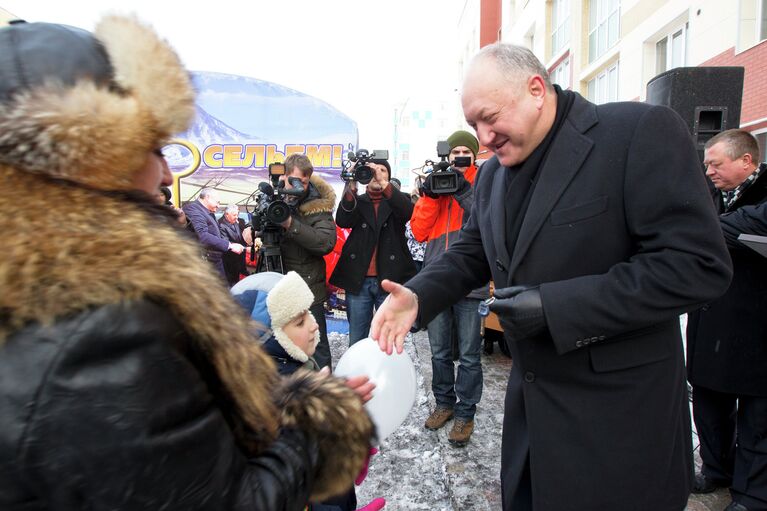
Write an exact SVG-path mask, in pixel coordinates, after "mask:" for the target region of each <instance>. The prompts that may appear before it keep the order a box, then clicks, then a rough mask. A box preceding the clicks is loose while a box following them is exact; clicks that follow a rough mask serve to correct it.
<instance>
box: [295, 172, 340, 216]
mask: <svg viewBox="0 0 767 511" xmlns="http://www.w3.org/2000/svg"><path fill="white" fill-rule="evenodd" d="M309 184H310V185H313V186H314V188H315V189H316V190H317V192H318V193H319V197H317V198H313V197H311V196H310V197H309V198H307V199H306V200H305V201H304V202H302V203H301V204H300V205H299V206H298V211H299V212H300V213H301V215H303V216H308V215H314V214H317V213H333V208H335V206H336V192H335V190H333V187H332V186H330V185H329V184H328V183H327V182H326V181H325V180H324V179H322V178H321V177H320V176H318V175H317V174H312V177H310V178H309Z"/></svg>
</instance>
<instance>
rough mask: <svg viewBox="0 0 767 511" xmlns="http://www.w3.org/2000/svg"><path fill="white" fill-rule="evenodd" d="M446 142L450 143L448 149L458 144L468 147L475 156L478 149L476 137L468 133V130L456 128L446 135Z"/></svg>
mask: <svg viewBox="0 0 767 511" xmlns="http://www.w3.org/2000/svg"><path fill="white" fill-rule="evenodd" d="M447 143H448V144H450V150H451V151H452V150H453V149H455V148H456V147H458V146H464V147H468V148H469V150H470V151H471V152H472V153H474V157H475V158H476V157H477V152H478V151H479V141H478V140H477V137H475V136H474V135H472V134H471V133H469V132H468V131H464V130H458V131H456V132H455V133H453V134H452V135H450V136H449V137H447Z"/></svg>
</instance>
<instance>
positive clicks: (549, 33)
mask: <svg viewBox="0 0 767 511" xmlns="http://www.w3.org/2000/svg"><path fill="white" fill-rule="evenodd" d="M559 2H564V5H565V8H564V11H566V13H567V18H568V19H567V27H568V30H569V37H568V39H567V43H566V44H564V46H562V47H559V48H557V47H555V38H554V36H553V32H554V29H555V28H556V27H557V26H558V25H557V19H559V20H562V19H563V12H562V9H561V8H560V9H559V10H558V9H557V6H558V4H559ZM599 2H602V7H603V9H602V10H603V11H604V12H612V11H611V9H613V8H614V7H616V6H617V7H618V13H619V14H618V17H617V20H618V21H617V34H618V35H617V39H616V40H615V43H614V44H612V45H607V46H609V47H608V48H606V50H605V51H604V53H602V54H601V55H599V56H596V57H594V56H593V55H590V54H589V52H590V50H592V52H593V48H592V46H596V45H592V43H593V42H594V38H593V37H592V38H590V17H591V18H593V17H594V16H595V13H596V12H597V11H595V12H592V8H594V6H596V5H597V4H598V3H599ZM501 11H502V12H501V20H500V24H501V29H500V40H501V41H503V42H509V43H513V44H519V45H523V46H526V47H528V48H530V49H531V50H532V51H533V53H535V54H536V55H537V56H538V58H539V59H540V60H541V61H542V62H543V63H544V65H545V66H546V67H547V69H548V70H549V72H550V73H551V74H552V78H556V80H555V81H556V82H557V83H561V84H562V85H563V86H565V87H566V88H571V89H572V90H575V91H577V92H579V93H581V94H583V95H584V96H586V97H589V96H590V95H592V94H593V93H594V91H601V90H603V88H604V90H609V91H614V92H613V93H612V94H607V95H606V96H609V98H607V100H610V101H617V100H621V101H643V100H644V99H645V98H646V89H647V83H648V82H649V81H650V80H651V79H652V78H653V77H655V76H656V75H657V74H659V73H660V72H663V71H665V70H667V69H670V68H672V67H681V66H687V67H689V66H725V65H726V66H730V65H734V66H743V67H744V68H745V83H744V91H743V106H742V113H741V125H742V126H743V127H744V128H746V129H749V130H750V131H752V132H753V133H754V134H756V135H757V138H758V139H759V141H760V145H762V146H763V147H764V146H765V145H767V40H765V39H766V38H767V27H765V26H766V25H767V0H727V1H722V0H501ZM555 11H556V12H555ZM605 84H608V85H607V86H605ZM604 100H605V98H603V99H602V101H604ZM602 101H599V102H602Z"/></svg>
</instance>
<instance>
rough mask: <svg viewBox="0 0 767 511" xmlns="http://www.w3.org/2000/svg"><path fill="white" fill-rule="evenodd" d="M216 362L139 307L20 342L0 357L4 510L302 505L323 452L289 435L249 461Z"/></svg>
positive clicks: (25, 334) (95, 315) (160, 313)
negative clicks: (226, 407) (227, 411)
mask: <svg viewBox="0 0 767 511" xmlns="http://www.w3.org/2000/svg"><path fill="white" fill-rule="evenodd" d="M209 364H210V363H209V361H208V360H207V359H206V358H205V356H204V355H203V354H202V353H199V352H198V351H197V350H196V349H195V348H194V347H193V343H192V342H190V339H189V336H188V334H186V332H185V331H184V326H183V325H182V324H180V323H179V322H178V321H177V320H176V319H175V318H174V317H173V316H172V315H170V314H168V310H167V309H166V308H164V307H161V306H159V305H157V304H154V303H151V302H148V301H144V300H142V301H136V302H128V303H123V304H115V305H108V306H102V307H98V308H95V309H93V310H89V311H85V312H82V313H80V314H77V315H75V316H72V317H70V318H68V319H66V320H63V321H60V322H57V323H56V324H55V325H54V326H52V327H42V326H40V325H31V326H29V327H28V328H25V329H24V330H22V331H20V332H18V333H16V334H15V335H13V336H11V337H10V338H9V339H8V340H6V342H5V345H4V346H3V347H2V350H0V374H2V375H3V378H2V379H0V382H1V383H0V396H2V397H0V403H1V404H0V410H2V414H0V431H1V432H2V433H0V507H1V508H2V509H4V510H8V511H10V510H13V509H19V510H21V509H24V510H30V511H31V510H37V509H39V510H43V509H46V510H47V509H57V510H80V509H86V508H87V509H168V510H179V511H182V510H183V511H186V510H191V509H210V510H212V511H213V510H216V511H218V510H223V509H243V510H244V509H294V510H301V509H303V506H304V505H305V503H306V501H307V500H308V498H309V495H308V491H309V486H308V484H309V483H310V481H311V480H312V470H313V469H312V467H313V466H315V465H316V463H317V461H318V460H317V455H318V450H317V447H316V444H314V443H313V442H312V441H311V440H310V439H309V437H307V436H304V435H303V434H302V433H300V432H298V431H290V432H286V434H283V435H281V436H280V438H279V439H278V440H276V441H275V442H274V443H272V445H271V446H270V447H269V449H268V455H267V456H268V457H264V458H263V460H264V461H266V460H269V462H268V463H267V462H263V463H261V462H258V461H257V459H253V460H251V459H249V457H248V456H246V455H245V453H244V452H242V450H241V449H240V448H239V447H238V445H237V442H236V440H235V438H234V436H233V434H232V430H231V426H230V425H229V424H228V423H227V419H226V417H225V416H224V415H223V414H222V413H221V410H220V408H219V406H220V405H219V404H218V402H219V401H224V399H222V398H223V397H224V396H222V395H220V394H221V392H220V391H221V382H220V381H219V380H218V378H217V376H216V373H215V371H214V370H213V369H212V368H211V367H210V365H209ZM184 494H185V495H184ZM42 496H45V497H42ZM22 503H23V504H22ZM284 503H287V504H286V505H285V504H284Z"/></svg>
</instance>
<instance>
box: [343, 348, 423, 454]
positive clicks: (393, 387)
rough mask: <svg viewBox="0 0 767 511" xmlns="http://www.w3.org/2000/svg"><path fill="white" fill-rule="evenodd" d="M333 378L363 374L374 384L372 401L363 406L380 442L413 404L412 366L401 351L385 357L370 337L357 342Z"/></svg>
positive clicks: (394, 427)
mask: <svg viewBox="0 0 767 511" xmlns="http://www.w3.org/2000/svg"><path fill="white" fill-rule="evenodd" d="M334 374H335V375H336V376H344V377H350V376H360V375H365V376H367V377H368V378H370V381H372V382H373V383H375V385H376V388H375V389H374V390H373V398H372V399H371V400H370V401H368V402H367V403H365V408H366V409H367V411H368V413H369V414H370V418H371V419H372V420H373V423H374V424H375V425H376V430H377V432H378V441H379V442H381V441H383V440H384V439H385V438H386V437H388V436H389V435H390V434H391V433H392V432H393V431H394V430H396V429H397V428H398V427H399V426H400V424H402V423H403V422H404V421H405V418H406V417H407V415H408V413H410V409H411V408H412V407H413V403H415V394H416V379H415V367H414V366H413V361H412V360H410V356H408V354H407V353H405V352H404V351H403V352H402V353H400V354H397V352H396V351H394V353H392V354H391V355H387V354H386V353H385V352H383V351H381V348H379V347H378V343H377V342H376V341H374V340H372V339H370V338H369V337H368V338H366V339H362V340H360V341H358V342H356V343H355V344H354V345H353V346H352V347H350V348H349V349H348V350H346V352H345V353H344V354H343V356H342V357H341V360H339V361H338V365H337V366H336V370H335V373H334Z"/></svg>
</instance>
